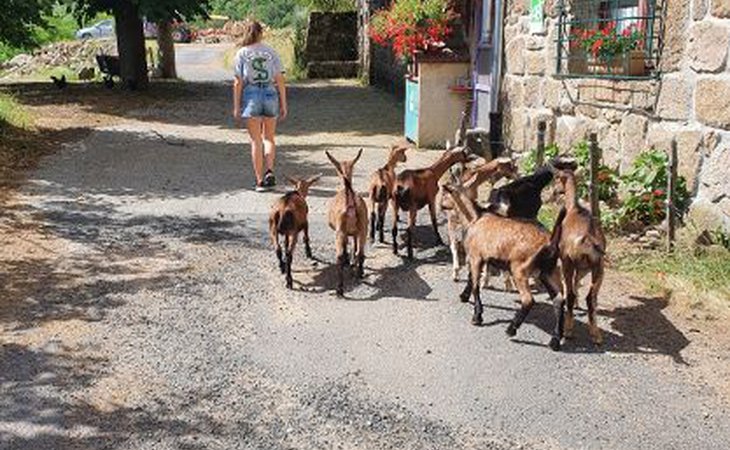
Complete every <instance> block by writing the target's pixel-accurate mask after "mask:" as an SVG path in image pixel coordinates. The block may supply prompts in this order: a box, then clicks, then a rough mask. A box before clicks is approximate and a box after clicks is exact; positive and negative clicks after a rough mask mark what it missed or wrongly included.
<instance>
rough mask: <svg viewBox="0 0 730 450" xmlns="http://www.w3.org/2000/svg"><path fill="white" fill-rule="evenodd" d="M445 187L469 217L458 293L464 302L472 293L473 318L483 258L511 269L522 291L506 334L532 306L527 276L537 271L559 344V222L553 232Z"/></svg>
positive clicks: (478, 318) (477, 315)
mask: <svg viewBox="0 0 730 450" xmlns="http://www.w3.org/2000/svg"><path fill="white" fill-rule="evenodd" d="M444 188H445V189H446V190H447V192H449V193H451V194H452V198H453V199H454V203H455V204H456V207H457V208H459V210H460V211H461V213H462V214H463V215H464V217H465V218H467V220H468V221H469V227H468V229H467V232H466V238H465V241H464V244H465V246H466V251H467V255H468V256H467V258H468V261H469V278H468V280H467V285H466V287H465V288H464V291H463V292H462V293H461V296H460V297H461V301H462V302H467V301H468V300H469V296H470V295H471V296H473V298H474V315H473V317H472V323H473V324H474V325H481V324H482V312H483V307H482V302H481V297H480V292H479V276H480V275H481V273H482V270H483V269H484V266H485V264H489V265H492V266H496V267H498V268H500V269H503V270H509V271H510V272H511V273H512V276H513V277H514V281H515V285H516V287H517V290H518V292H519V294H520V300H521V303H522V307H521V308H520V310H519V311H517V313H516V314H515V316H514V318H513V319H512V322H511V323H510V325H509V327H508V328H507V334H508V335H510V336H514V335H515V334H517V329H518V328H519V327H520V325H522V323H523V322H524V320H525V318H526V317H527V315H528V313H529V312H530V309H531V308H532V305H533V303H534V299H533V296H532V291H531V290H530V283H529V279H530V277H531V276H536V277H537V278H538V279H539V280H540V281H541V282H542V283H543V284H544V285H545V288H546V289H547V291H548V295H549V296H550V298H551V299H552V300H553V307H554V312H555V326H554V328H553V333H552V338H551V339H550V348H552V349H553V350H559V349H560V340H561V338H562V336H563V324H564V319H565V316H564V305H565V301H564V300H563V298H562V295H560V291H561V285H560V272H559V270H558V266H557V261H558V249H557V238H558V237H559V236H560V230H559V226H558V227H556V229H555V230H553V233H552V235H551V234H550V233H548V232H547V231H546V230H545V229H544V228H543V227H542V226H540V225H539V224H538V223H537V222H535V221H531V220H524V219H512V218H507V217H502V216H500V215H497V214H493V213H490V212H486V211H484V210H481V209H479V208H478V206H477V205H476V204H474V203H473V202H472V201H471V199H470V198H469V197H467V196H466V195H465V194H464V192H463V190H462V189H461V188H459V187H454V186H444Z"/></svg>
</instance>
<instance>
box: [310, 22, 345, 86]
mask: <svg viewBox="0 0 730 450" xmlns="http://www.w3.org/2000/svg"><path fill="white" fill-rule="evenodd" d="M304 58H305V60H306V61H307V76H308V77H309V78H341V77H345V78H351V77H355V76H357V71H358V69H357V66H358V23H357V13H356V12H354V11H353V12H342V13H326V12H312V13H310V15H309V24H308V26H307V41H306V46H305V48H304Z"/></svg>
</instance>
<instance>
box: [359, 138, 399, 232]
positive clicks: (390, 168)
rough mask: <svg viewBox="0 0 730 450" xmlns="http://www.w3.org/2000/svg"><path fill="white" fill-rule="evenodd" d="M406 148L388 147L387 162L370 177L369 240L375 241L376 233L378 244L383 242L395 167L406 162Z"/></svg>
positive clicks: (396, 145) (397, 145) (395, 145)
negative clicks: (376, 232) (376, 233)
mask: <svg viewBox="0 0 730 450" xmlns="http://www.w3.org/2000/svg"><path fill="white" fill-rule="evenodd" d="M408 149H409V147H408V146H405V145H401V144H394V145H392V146H391V147H390V152H389V153H388V161H387V162H386V163H385V165H384V166H383V167H381V168H379V169H378V170H376V171H375V172H374V173H373V174H372V175H371V176H370V189H369V194H370V239H372V240H373V241H374V240H375V231H376V230H377V231H378V237H379V240H380V242H381V243H382V242H385V236H384V234H385V232H384V228H385V211H386V210H387V209H388V202H389V201H390V198H391V196H392V195H393V187H394V186H395V166H396V165H397V164H398V163H399V162H406V151H407V150H408Z"/></svg>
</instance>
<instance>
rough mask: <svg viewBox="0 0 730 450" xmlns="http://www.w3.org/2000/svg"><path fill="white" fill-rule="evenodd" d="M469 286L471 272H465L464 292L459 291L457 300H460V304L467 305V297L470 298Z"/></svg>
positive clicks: (470, 283)
mask: <svg viewBox="0 0 730 450" xmlns="http://www.w3.org/2000/svg"><path fill="white" fill-rule="evenodd" d="M471 285H472V280H471V271H467V274H466V286H464V290H463V291H461V294H459V300H461V302H462V303H467V302H468V301H469V296H471Z"/></svg>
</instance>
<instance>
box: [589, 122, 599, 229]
mask: <svg viewBox="0 0 730 450" xmlns="http://www.w3.org/2000/svg"><path fill="white" fill-rule="evenodd" d="M590 142H591V153H590V157H591V170H590V185H589V190H590V195H591V214H592V215H593V217H594V218H596V219H598V220H600V219H601V211H600V209H599V206H598V163H599V161H600V159H601V153H600V149H599V148H598V136H597V135H596V133H591V135H590Z"/></svg>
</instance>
